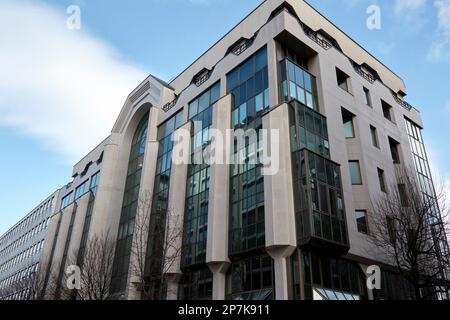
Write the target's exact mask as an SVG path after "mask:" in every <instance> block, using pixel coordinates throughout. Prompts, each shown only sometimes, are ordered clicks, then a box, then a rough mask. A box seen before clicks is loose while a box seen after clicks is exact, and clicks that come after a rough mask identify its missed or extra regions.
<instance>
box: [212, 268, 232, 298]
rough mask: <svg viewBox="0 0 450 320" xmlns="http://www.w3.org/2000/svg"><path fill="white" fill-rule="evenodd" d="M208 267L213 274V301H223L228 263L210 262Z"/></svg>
mask: <svg viewBox="0 0 450 320" xmlns="http://www.w3.org/2000/svg"><path fill="white" fill-rule="evenodd" d="M208 267H209V269H210V270H211V272H212V273H213V296H212V298H213V300H225V292H226V284H227V283H226V278H227V277H226V276H227V271H228V268H229V267H230V262H210V263H208Z"/></svg>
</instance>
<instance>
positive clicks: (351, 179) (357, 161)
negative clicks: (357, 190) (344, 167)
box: [348, 160, 363, 186]
mask: <svg viewBox="0 0 450 320" xmlns="http://www.w3.org/2000/svg"><path fill="white" fill-rule="evenodd" d="M348 164H349V171H350V182H351V184H352V185H353V186H362V185H363V178H362V172H361V163H360V161H359V160H349V161H348ZM352 164H357V166H358V175H359V182H355V181H354V180H353V175H352V170H351V168H352V167H351V165H352Z"/></svg>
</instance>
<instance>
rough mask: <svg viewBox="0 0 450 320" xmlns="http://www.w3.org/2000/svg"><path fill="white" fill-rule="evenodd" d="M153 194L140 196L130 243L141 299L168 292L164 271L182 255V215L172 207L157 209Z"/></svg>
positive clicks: (154, 297)
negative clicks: (153, 201) (154, 205)
mask: <svg viewBox="0 0 450 320" xmlns="http://www.w3.org/2000/svg"><path fill="white" fill-rule="evenodd" d="M152 200H153V199H152V197H151V195H150V194H146V195H145V196H144V197H143V198H142V199H140V200H139V204H138V210H137V214H136V223H135V229H134V239H133V245H132V257H134V259H133V258H132V262H131V268H132V269H131V270H132V272H133V276H134V279H136V282H135V283H134V285H135V286H136V288H137V290H138V291H140V292H141V298H142V299H144V300H163V299H165V297H166V295H167V288H166V283H165V280H166V279H165V275H167V274H170V273H171V270H173V268H176V266H177V264H178V263H179V262H180V259H181V249H182V237H183V215H182V214H181V215H180V214H175V213H174V211H173V210H171V209H166V210H158V209H156V210H155V212H153V215H152Z"/></svg>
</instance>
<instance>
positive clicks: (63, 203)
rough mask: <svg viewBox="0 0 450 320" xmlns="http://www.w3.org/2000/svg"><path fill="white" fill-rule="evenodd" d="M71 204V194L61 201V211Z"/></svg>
mask: <svg viewBox="0 0 450 320" xmlns="http://www.w3.org/2000/svg"><path fill="white" fill-rule="evenodd" d="M72 202H73V192H71V193H69V194H68V195H67V196H65V197H64V198H63V199H62V201H61V209H64V208H66V207H68V206H69V205H70V204H71V203H72Z"/></svg>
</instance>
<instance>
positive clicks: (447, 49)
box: [428, 0, 450, 60]
mask: <svg viewBox="0 0 450 320" xmlns="http://www.w3.org/2000/svg"><path fill="white" fill-rule="evenodd" d="M434 6H435V8H436V10H437V24H438V29H437V32H436V37H435V39H434V41H433V43H432V45H431V48H430V51H429V53H428V59H429V60H442V59H447V60H450V0H435V1H434Z"/></svg>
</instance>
